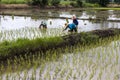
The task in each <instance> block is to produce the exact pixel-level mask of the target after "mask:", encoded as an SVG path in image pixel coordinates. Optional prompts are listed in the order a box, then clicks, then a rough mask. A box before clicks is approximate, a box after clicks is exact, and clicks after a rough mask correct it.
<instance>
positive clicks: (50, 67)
mask: <svg viewBox="0 0 120 80" xmlns="http://www.w3.org/2000/svg"><path fill="white" fill-rule="evenodd" d="M109 39H111V38H109ZM109 39H108V40H109ZM119 43H120V42H119V41H116V42H113V43H111V44H110V45H104V46H100V47H97V48H92V49H89V50H86V51H84V52H81V51H79V49H80V48H81V47H80V46H81V45H80V44H79V45H77V46H76V47H71V48H69V47H66V49H65V53H66V54H63V53H62V52H60V51H61V49H59V50H57V51H54V50H53V51H48V52H47V56H46V57H44V53H43V56H42V57H41V55H37V56H35V55H33V56H32V58H31V57H28V56H26V57H27V60H24V58H23V57H21V58H20V59H17V58H16V59H15V61H14V62H17V63H16V64H15V65H11V64H9V63H10V62H9V61H8V67H7V68H6V69H5V71H4V72H5V73H4V74H2V73H1V80H7V79H9V80H16V79H17V80H32V79H33V80H119V79H120V72H119V70H120V54H119V52H120V46H118V45H119ZM103 44H105V43H103ZM91 47H93V45H91ZM83 48H86V47H83ZM70 49H71V50H73V52H72V53H69V50H70ZM51 54H52V55H51ZM58 54H59V56H61V57H59V56H58ZM18 62H19V63H18ZM17 64H19V65H17ZM13 66H14V67H15V66H17V67H16V70H17V71H13ZM25 67H26V68H27V69H26V68H25ZM31 67H32V68H31ZM1 68H2V69H4V67H1ZM14 69H15V68H14Z"/></svg>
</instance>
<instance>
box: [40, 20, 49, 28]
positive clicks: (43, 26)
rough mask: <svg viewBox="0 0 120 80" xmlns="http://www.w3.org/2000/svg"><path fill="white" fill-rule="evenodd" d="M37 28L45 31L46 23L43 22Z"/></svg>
mask: <svg viewBox="0 0 120 80" xmlns="http://www.w3.org/2000/svg"><path fill="white" fill-rule="evenodd" d="M39 28H40V29H42V28H43V29H47V24H46V22H45V21H42V22H41V24H40V26H39Z"/></svg>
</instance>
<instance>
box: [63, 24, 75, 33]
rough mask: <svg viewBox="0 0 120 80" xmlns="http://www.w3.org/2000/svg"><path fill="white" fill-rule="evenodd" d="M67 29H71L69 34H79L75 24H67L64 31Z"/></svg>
mask: <svg viewBox="0 0 120 80" xmlns="http://www.w3.org/2000/svg"><path fill="white" fill-rule="evenodd" d="M67 28H69V29H70V30H68V32H73V31H75V32H77V28H76V25H75V24H74V23H71V24H68V23H65V29H64V30H66V29H67ZM64 30H63V31H64Z"/></svg>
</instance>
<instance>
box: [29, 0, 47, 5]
mask: <svg viewBox="0 0 120 80" xmlns="http://www.w3.org/2000/svg"><path fill="white" fill-rule="evenodd" d="M29 4H32V5H39V6H41V7H44V6H46V5H48V0H32V1H29Z"/></svg>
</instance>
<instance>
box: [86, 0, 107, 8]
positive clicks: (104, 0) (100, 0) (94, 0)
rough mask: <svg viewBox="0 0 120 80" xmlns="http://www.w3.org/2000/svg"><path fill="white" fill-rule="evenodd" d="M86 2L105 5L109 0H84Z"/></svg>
mask: <svg viewBox="0 0 120 80" xmlns="http://www.w3.org/2000/svg"><path fill="white" fill-rule="evenodd" d="M86 2H88V3H98V4H99V5H101V6H103V7H106V6H107V4H108V3H109V0H86Z"/></svg>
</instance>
